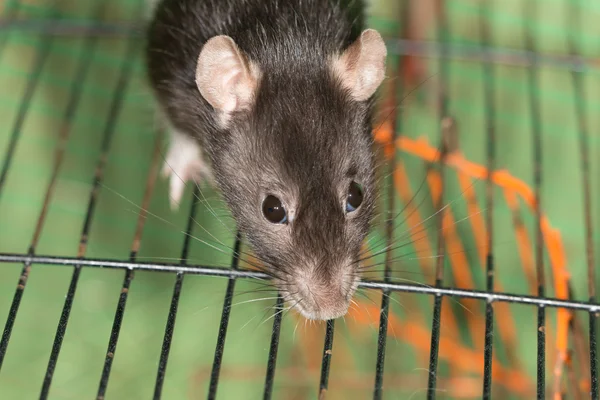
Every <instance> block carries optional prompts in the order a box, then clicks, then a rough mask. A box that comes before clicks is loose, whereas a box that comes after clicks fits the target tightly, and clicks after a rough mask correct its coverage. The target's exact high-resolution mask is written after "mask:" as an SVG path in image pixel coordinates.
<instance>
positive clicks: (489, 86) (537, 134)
mask: <svg viewBox="0 0 600 400" xmlns="http://www.w3.org/2000/svg"><path fill="white" fill-rule="evenodd" d="M97 3H98V5H97V7H96V8H95V11H94V13H93V17H97V16H99V15H101V14H102V12H103V4H104V2H102V1H98V2H97ZM489 3H490V2H486V7H487V6H489ZM524 4H525V3H524ZM527 4H529V3H527ZM11 10H16V8H14V9H11ZM486 12H488V13H489V12H492V11H491V8H488V9H487V11H486ZM535 12H536V11H535V10H533V8H531V9H529V13H531V15H532V16H533V15H534V14H535ZM439 15H440V16H441V17H440V24H439V30H438V40H439V42H441V43H443V42H445V36H446V35H448V27H447V24H446V22H445V19H444V18H445V17H444V12H443V11H442V12H440V14H439ZM13 17H14V15H13V14H12V13H8V14H6V15H5V16H4V18H5V19H4V20H3V21H2V24H1V25H0V29H39V30H41V31H42V33H43V34H44V36H43V37H44V40H43V41H42V42H41V43H40V45H39V48H38V49H37V52H36V56H35V58H34V60H33V64H32V68H31V71H32V72H31V74H30V77H29V80H28V82H27V85H26V88H25V91H24V93H22V94H21V96H20V99H21V102H20V107H19V110H18V115H17V118H16V119H15V123H14V126H13V128H12V130H11V132H10V139H9V141H8V145H7V148H6V151H5V153H4V156H3V164H2V170H1V172H0V196H2V194H3V189H4V183H5V180H6V177H7V174H8V173H9V171H10V168H11V162H12V160H13V158H14V155H15V149H16V147H17V144H18V142H19V139H20V134H21V132H22V127H23V123H24V121H25V119H26V116H27V113H28V110H29V107H30V104H31V99H32V96H33V93H34V92H35V89H36V86H37V85H38V84H39V81H40V74H41V72H42V70H43V67H44V63H45V60H46V59H47V57H48V55H49V52H50V49H51V46H50V44H51V42H52V40H53V37H54V36H53V35H54V34H57V32H58V33H59V34H65V32H67V33H69V32H73V31H75V32H77V34H79V35H83V36H84V37H85V49H86V50H85V51H84V52H83V53H82V54H81V58H80V61H79V64H78V65H79V67H78V69H77V73H76V75H75V77H74V79H73V84H72V86H71V90H70V97H69V99H70V100H69V105H68V107H67V109H66V112H65V114H64V116H63V117H62V124H61V127H60V142H59V144H58V146H57V148H56V150H55V154H56V156H55V163H54V168H53V173H52V177H51V179H50V180H49V183H48V185H47V187H46V189H45V198H44V199H45V200H44V203H43V206H42V208H41V210H40V213H39V216H38V219H37V227H36V230H35V233H34V236H33V239H32V241H31V244H30V246H29V252H28V253H26V254H11V253H1V254H0V263H20V264H22V265H23V269H22V272H21V275H20V277H19V280H18V282H17V287H16V289H15V294H14V296H13V300H12V303H11V306H10V310H9V313H8V318H7V321H6V324H5V327H4V331H3V335H2V339H1V341H0V370H1V368H2V363H3V360H4V357H5V355H6V351H7V348H8V346H9V343H10V338H11V333H12V331H13V327H14V324H15V321H16V319H17V318H18V315H19V307H20V304H21V299H22V297H23V295H24V292H25V291H26V285H27V280H28V277H29V276H30V274H33V273H35V268H33V266H37V267H36V268H42V266H43V265H61V266H65V267H72V268H73V273H72V277H71V281H70V284H69V287H68V291H67V293H66V297H65V301H64V306H63V309H62V313H61V316H60V320H59V322H58V326H57V330H56V334H55V337H54V343H53V346H52V351H51V355H50V358H49V360H48V366H47V369H46V374H45V376H44V380H43V383H42V389H41V394H40V398H42V399H47V398H48V397H49V393H50V389H51V384H52V379H53V374H54V370H55V368H56V365H57V362H58V360H59V355H60V351H61V345H62V342H63V339H64V337H65V333H66V330H67V326H68V323H69V317H70V312H71V308H72V305H73V302H74V299H75V293H76V291H77V286H78V281H79V277H80V274H81V271H82V269H84V268H108V269H118V270H124V271H125V273H124V278H123V283H122V289H121V292H120V294H119V299H118V302H117V308H116V312H115V316H114V321H113V325H112V329H111V333H110V337H109V341H108V348H107V350H106V357H105V361H104V368H103V370H102V374H101V377H100V383H99V386H98V392H97V399H103V398H104V396H105V394H106V390H107V386H108V383H109V380H110V373H111V366H112V363H113V360H114V358H115V356H116V349H117V343H118V339H119V334H120V331H121V324H122V320H123V317H124V314H125V312H126V305H127V299H128V293H129V289H130V285H131V284H132V282H133V281H134V277H135V272H136V271H137V270H147V271H156V272H164V273H169V274H175V275H176V279H175V284H174V287H173V292H172V297H171V305H170V309H169V314H168V318H167V321H166V327H165V331H164V339H163V342H162V350H161V353H160V361H159V364H158V369H157V375H156V382H155V388H154V394H153V398H154V399H160V398H161V394H162V387H163V383H164V380H165V374H166V370H167V365H168V359H169V352H170V347H171V343H172V340H173V333H174V330H175V326H176V324H175V322H176V317H177V312H178V303H179V299H180V296H181V292H182V284H183V280H184V277H185V275H188V274H194V275H206V276H219V277H224V278H227V279H228V284H227V288H226V291H225V298H224V301H223V308H222V313H221V321H220V325H219V327H218V337H217V342H216V348H215V351H214V361H213V365H212V371H211V375H210V384H209V391H208V398H209V399H214V398H216V397H217V389H218V387H219V378H220V370H221V364H222V360H223V353H224V351H225V350H226V337H227V332H228V323H229V316H230V311H231V307H232V299H233V295H234V290H235V284H236V280H238V279H261V280H268V279H269V278H268V276H266V275H265V274H263V273H260V272H255V271H248V270H244V269H240V268H239V258H240V257H239V256H240V251H241V249H240V247H241V243H242V239H241V236H240V235H239V234H238V235H236V239H235V243H234V246H233V255H232V259H231V267H230V269H220V268H211V267H207V266H201V265H188V263H186V261H185V260H186V259H187V258H188V255H189V246H190V239H191V238H192V232H193V228H194V218H195V215H196V211H197V205H198V203H197V202H192V206H191V209H190V212H189V217H188V220H187V228H186V236H185V240H184V243H183V248H182V250H181V259H182V261H181V262H180V263H173V264H170V263H160V264H159V263H147V262H143V261H139V260H137V257H136V256H137V251H138V249H139V246H140V241H141V235H142V231H143V228H144V222H145V218H146V213H145V211H144V210H145V209H147V205H148V201H149V200H150V198H151V195H152V191H153V182H154V180H155V178H156V175H157V174H158V170H157V165H158V160H159V158H160V157H159V154H160V153H159V139H158V138H160V136H157V144H156V153H155V155H154V160H155V162H154V163H153V168H152V169H151V170H150V172H149V174H148V181H147V184H146V193H145V195H144V202H143V204H142V207H141V208H140V212H139V217H138V225H137V231H136V235H135V237H134V241H133V243H132V246H131V254H130V258H129V261H114V260H102V259H95V258H88V257H86V246H87V238H88V235H89V232H90V226H91V224H92V222H93V220H94V208H95V204H96V201H97V196H98V193H99V191H100V189H101V187H102V180H103V173H104V169H105V167H106V164H107V156H108V153H109V151H110V148H111V141H112V138H113V136H114V133H115V123H116V120H117V117H118V115H119V113H120V112H121V108H122V102H123V98H124V96H125V93H126V90H127V85H128V82H129V80H130V78H131V74H132V73H133V69H132V68H133V64H132V62H131V60H132V59H133V57H132V56H131V55H132V54H135V52H136V51H137V49H138V47H139V44H140V42H139V32H138V31H137V30H135V29H131V27H130V26H126V27H125V28H123V29H122V30H121V31H118V32H117V33H116V34H117V35H119V34H120V35H125V36H126V37H128V38H129V39H128V46H127V47H126V49H125V52H124V54H123V60H122V64H121V68H120V75H119V78H118V80H117V84H116V87H115V88H114V89H113V97H112V103H111V104H112V105H111V107H110V110H109V113H108V116H107V118H106V124H105V128H104V134H103V141H102V143H101V148H100V157H99V159H98V160H97V167H96V171H95V176H94V177H93V184H92V190H91V193H90V195H89V203H88V207H87V212H86V217H85V221H84V225H83V228H82V232H81V239H80V242H79V252H78V255H77V257H56V256H44V255H38V254H36V245H37V243H38V240H39V238H40V235H41V232H42V229H43V226H44V222H45V220H46V216H47V209H48V204H49V202H50V200H51V198H52V195H53V190H54V187H55V184H56V179H57V174H58V171H59V169H60V168H61V165H62V161H63V155H64V151H65V145H66V142H67V140H68V138H69V133H70V130H71V125H72V119H73V116H74V114H75V113H76V112H77V111H76V110H77V106H78V102H79V98H80V96H81V90H82V86H81V85H80V82H82V81H83V80H84V77H85V75H86V74H87V72H88V70H89V66H90V60H91V57H90V55H91V53H92V52H93V49H94V47H95V46H96V44H97V40H98V35H106V34H114V32H115V30H114V29H110V28H105V27H104V28H103V26H101V25H99V24H98V25H85V26H84V27H80V28H77V27H73V26H70V27H67V28H68V29H67V28H65V29H63V30H61V29H60V26H61V25H60V24H59V23H52V24H28V23H27V22H15V21H11V20H12V19H13ZM50 17H51V18H52V17H54V16H53V15H50ZM532 20H535V18H534V17H532ZM481 29H482V32H483V44H482V46H484V47H485V46H488V45H489V43H488V42H489V41H490V32H489V31H488V29H487V28H486V26H485V25H482V27H481ZM525 31H526V32H525V37H526V38H527V46H526V47H527V51H528V52H524V53H522V54H520V56H519V55H516V54H512V55H511V56H510V57H508V58H504V60H505V61H506V60H508V62H514V63H516V64H523V63H524V64H526V66H527V71H528V74H529V75H528V78H529V80H530V81H531V83H532V85H531V86H530V87H531V88H533V89H532V90H531V91H530V93H529V104H530V113H531V115H532V132H533V141H534V144H533V146H532V148H533V150H534V154H533V157H532V161H533V169H532V170H533V176H534V187H535V197H536V204H537V205H538V207H537V208H536V224H535V226H536V227H537V228H536V236H535V239H536V240H535V248H536V257H535V259H536V272H537V289H538V293H537V296H521V295H512V294H508V293H502V292H496V291H494V272H495V270H494V255H493V252H492V248H493V247H494V240H493V231H494V229H493V226H494V225H493V216H492V210H493V208H494V202H493V195H492V193H491V192H492V184H491V175H492V174H493V172H494V169H495V142H496V140H497V139H496V135H495V129H494V123H493V121H494V119H495V115H494V109H495V101H494V89H493V82H494V67H493V63H492V62H488V63H486V64H485V66H486V67H485V69H484V80H485V82H486V84H485V95H484V98H485V103H486V107H485V109H486V110H487V113H486V115H485V121H486V126H487V150H486V152H487V166H488V172H489V176H488V181H487V186H486V204H487V214H486V215H487V217H486V218H487V224H488V227H489V228H488V229H489V232H490V233H489V236H488V237H487V241H486V245H487V248H486V253H487V257H486V285H485V286H486V290H485V291H477V290H464V289H455V288H450V287H446V286H445V285H444V263H445V259H444V257H439V258H438V259H437V265H436V274H435V281H434V282H433V284H434V285H433V286H431V287H430V286H422V285H413V284H400V283H394V282H392V281H391V280H390V276H391V275H390V274H391V271H390V268H389V265H390V262H391V261H390V257H391V252H387V254H386V263H385V272H384V276H383V280H381V281H375V280H363V281H362V282H361V284H360V287H363V288H370V289H376V290H380V291H381V292H382V293H383V296H382V302H381V306H380V316H379V328H378V329H379V330H378V342H377V343H378V344H377V349H376V351H377V360H376V368H375V377H374V398H375V399H381V398H382V396H383V393H384V386H385V385H384V374H383V372H384V362H385V354H386V338H387V333H388V332H387V329H388V310H389V306H390V296H391V295H392V294H393V293H395V292H407V293H416V294H422V295H429V296H431V297H432V299H433V302H432V307H433V318H432V320H431V346H430V357H429V381H428V387H427V398H430V399H433V398H435V397H436V396H437V395H438V393H437V390H436V389H437V376H438V374H437V369H438V359H439V346H440V330H441V329H443V328H442V324H443V321H442V318H441V317H442V307H443V306H444V304H445V303H444V299H445V298H449V297H456V298H464V299H473V300H478V301H481V302H484V303H485V346H484V358H483V365H482V366H481V367H482V371H483V387H482V397H483V398H486V399H487V398H490V397H491V395H492V381H493V380H492V377H493V373H492V354H493V351H494V348H493V335H494V322H495V318H494V305H495V304H497V303H503V302H505V303H518V304H528V305H532V306H535V307H537V311H538V314H537V365H538V367H537V398H539V399H542V398H545V396H546V393H547V388H546V386H545V384H546V377H545V369H546V360H545V354H546V350H545V334H546V309H548V308H564V309H568V310H573V311H583V312H586V313H588V315H589V329H588V331H589V346H590V347H589V348H590V352H589V367H590V371H589V374H590V396H591V398H592V399H598V395H599V386H598V376H597V375H598V369H597V355H596V354H597V342H596V323H597V314H598V312H600V306H599V305H598V304H597V303H596V298H595V297H596V294H595V259H594V256H593V243H592V241H593V239H592V238H593V227H592V222H591V221H592V217H591V214H592V211H591V209H592V200H591V189H590V186H591V180H592V178H591V176H590V175H591V173H590V167H589V136H590V133H589V129H588V128H587V126H586V122H585V121H586V117H585V115H584V114H585V112H586V111H585V110H586V106H585V104H584V101H585V100H584V96H583V95H582V92H583V83H582V79H581V75H580V73H579V69H580V63H581V61H580V60H579V58H578V56H577V55H576V54H577V49H576V48H575V45H574V44H573V43H571V44H570V46H571V53H572V54H573V58H572V59H564V58H563V59H552V58H551V57H546V58H542V57H537V56H532V54H535V43H533V39H532V38H531V36H530V35H529V33H528V27H525ZM2 38H4V36H2ZM389 43H390V50H391V52H394V53H396V54H417V55H419V54H423V52H426V51H427V50H424V48H425V47H426V46H423V45H422V44H421V45H420V47H419V46H418V45H416V44H415V43H411V42H409V41H394V40H390V42H389ZM4 44H5V39H2V41H0V51H1V50H2V48H3V46H4ZM434 51H437V52H439V54H438V55H439V60H440V62H439V67H440V73H439V79H440V91H439V98H438V107H439V116H440V121H442V127H441V130H440V133H441V139H440V142H441V143H442V151H441V154H442V156H441V160H440V163H438V165H437V167H439V170H440V171H439V172H440V177H441V179H442V195H441V197H440V198H439V204H437V205H436V206H437V209H438V210H440V211H439V212H438V214H437V216H436V220H437V228H438V230H442V229H443V219H444V207H443V204H444V168H445V167H444V162H445V156H446V155H447V154H448V152H450V149H449V148H448V145H447V144H446V142H447V141H446V138H445V137H444V135H448V133H447V131H448V129H450V128H449V127H448V126H450V127H451V125H452V123H453V122H452V118H451V116H450V115H449V109H448V99H447V97H446V96H447V90H446V85H447V84H448V71H447V68H448V65H447V63H446V62H445V61H444V60H446V59H448V58H452V57H455V56H457V57H464V58H468V57H481V58H482V59H484V60H487V61H490V60H495V61H498V60H503V58H502V57H501V56H500V57H496V56H495V55H494V53H493V51H491V50H489V51H485V52H479V51H466V52H464V51H461V50H460V49H459V48H453V49H452V50H450V48H448V47H444V46H441V47H439V48H437V49H434ZM0 54H1V53H0ZM482 54H483V55H482ZM552 60H554V61H552ZM551 62H560V63H562V65H563V67H564V66H565V65H566V68H570V69H571V71H572V79H573V87H574V90H575V92H576V93H577V95H576V96H575V98H576V100H577V101H576V103H575V108H576V110H575V112H576V114H577V121H578V130H579V135H580V136H579V143H580V147H581V169H582V172H583V182H582V184H583V187H584V193H585V196H584V211H585V216H586V221H585V222H586V223H585V230H586V235H585V236H586V249H587V268H588V276H589V278H588V282H589V289H588V290H589V301H587V302H580V301H573V300H564V299H554V298H547V297H546V296H545V282H546V278H545V274H544V261H543V260H544V256H543V237H542V230H541V226H542V221H541V218H542V217H541V207H540V205H541V201H540V199H541V195H540V191H541V188H542V167H541V165H542V150H541V149H542V143H541V142H542V136H543V131H542V123H541V116H540V111H539V99H538V96H539V93H537V91H536V90H535V88H538V87H539V83H538V82H537V80H538V77H537V73H538V67H539V64H541V63H546V64H549V63H551ZM393 90H394V92H395V93H398V92H399V91H401V88H399V87H397V86H396V87H394V89H393ZM397 100H398V99H397V98H396V101H397ZM448 124H450V125H448ZM400 126H401V121H400V120H399V118H394V119H393V131H394V132H398V131H399V130H400ZM395 139H396V137H394V142H395ZM434 167H436V166H433V165H432V166H430V168H434ZM389 168H390V171H393V170H394V162H392V163H390V166H389ZM391 175H392V174H391V172H390V176H391ZM390 185H393V179H391V178H390ZM198 196H199V192H198V190H196V191H195V192H194V198H198ZM388 200H389V203H388V204H389V206H388V208H389V212H390V213H391V215H396V214H395V208H394V207H395V206H394V197H393V191H390V192H389V199H388ZM393 231H394V221H393V220H391V219H390V220H389V222H388V225H387V230H386V232H387V235H386V237H387V247H390V246H391V244H392V243H393ZM444 251H445V244H444V239H443V236H442V235H440V236H439V241H438V253H439V254H444ZM275 309H276V310H277V311H276V312H275V314H274V319H273V327H272V335H271V340H270V344H269V356H268V361H267V369H266V375H265V384H264V399H270V398H271V397H272V392H273V385H274V382H275V381H276V374H275V372H276V365H277V356H278V347H279V338H280V331H281V325H282V319H283V316H284V313H283V311H284V304H283V300H282V298H281V297H280V296H278V298H277V302H276V307H275ZM215 329H217V328H216V327H215ZM333 349H334V321H328V322H327V324H326V332H325V336H324V346H323V353H322V364H321V375H320V381H319V387H318V391H319V396H321V398H324V396H325V395H326V393H327V389H328V379H329V372H330V368H331V363H332V357H333V356H334V351H333Z"/></svg>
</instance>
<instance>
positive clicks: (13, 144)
mask: <svg viewBox="0 0 600 400" xmlns="http://www.w3.org/2000/svg"><path fill="white" fill-rule="evenodd" d="M17 5H18V3H17ZM17 5H16V6H17ZM16 6H15V9H16ZM15 12H16V11H15ZM52 42H53V38H51V37H43V38H42V39H40V44H39V45H38V46H37V49H36V55H35V58H34V60H33V62H32V64H31V76H30V77H29V79H28V81H27V85H26V87H25V91H24V92H23V95H22V97H21V99H22V100H21V104H20V106H19V109H18V112H17V118H16V120H15V122H14V125H13V127H12V131H11V134H10V139H9V142H8V147H7V148H6V152H5V154H4V161H3V163H2V169H1V170H0V196H2V191H3V188H4V184H5V182H6V177H7V175H8V170H9V168H10V165H11V163H12V159H13V157H14V153H15V151H16V148H17V142H18V141H19V139H20V137H21V133H22V129H23V124H24V122H25V117H26V115H27V112H28V111H29V107H30V105H31V101H32V99H33V95H34V93H35V89H36V88H37V85H38V83H39V81H40V76H41V73H42V70H43V68H44V65H45V63H46V60H47V58H48V56H49V55H50V49H51V47H52ZM46 196H48V193H46ZM40 217H41V218H43V212H42V215H41V216H40ZM42 223H43V220H38V229H41V225H42ZM38 237H39V236H38V235H37V234H36V233H34V236H33V238H32V241H31V244H30V246H29V249H28V252H29V254H34V252H35V247H36V244H37V238H38ZM30 271H31V264H27V263H25V264H24V265H23V269H22V270H21V275H20V276H19V281H18V283H17V288H16V290H15V295H14V297H13V301H12V304H11V306H10V310H9V313H8V318H7V319H6V323H5V325H4V331H3V332H2V339H0V370H1V369H2V364H3V362H4V357H5V355H6V350H7V348H8V342H9V340H10V336H11V333H12V329H13V326H14V323H15V319H16V317H17V313H18V311H19V306H20V305H21V299H22V297H23V292H24V291H25V287H26V285H27V278H28V277H29V273H30Z"/></svg>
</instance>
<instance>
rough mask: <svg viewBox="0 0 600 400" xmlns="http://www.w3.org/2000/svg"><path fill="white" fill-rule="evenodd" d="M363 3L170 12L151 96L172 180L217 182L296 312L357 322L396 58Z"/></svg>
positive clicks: (158, 12) (158, 27)
mask: <svg viewBox="0 0 600 400" xmlns="http://www.w3.org/2000/svg"><path fill="white" fill-rule="evenodd" d="M363 8H364V5H363V4H362V1H359V0H162V1H160V2H159V3H158V4H157V6H156V9H155V12H154V16H153V18H152V21H151V23H150V26H149V30H148V44H147V52H146V56H147V58H146V59H147V67H148V73H149V80H150V83H151V86H152V88H153V90H154V93H155V94H156V98H157V100H158V103H159V104H160V108H161V109H162V111H163V112H164V114H165V116H166V119H167V121H168V123H169V125H170V127H171V131H172V132H171V133H172V135H171V148H170V150H169V152H168V155H167V159H166V164H165V169H164V171H165V173H166V174H167V175H169V174H170V179H171V182H170V183H171V186H170V195H171V198H172V200H173V202H174V204H175V205H176V203H178V202H179V200H180V198H181V195H182V192H183V185H184V181H189V180H194V181H196V182H199V181H201V180H202V179H205V180H208V181H210V182H214V183H215V184H216V186H217V187H218V188H219V189H220V191H221V192H222V195H223V197H224V199H225V201H226V203H227V204H228V206H229V208H230V210H231V212H232V215H233V217H234V219H235V221H236V223H237V225H238V228H239V229H240V230H241V231H242V232H243V234H244V235H245V236H246V238H247V239H248V241H249V243H250V245H251V247H252V248H253V250H254V252H255V253H256V255H257V256H258V257H259V259H260V260H261V261H262V263H263V264H264V266H265V268H266V272H268V273H269V274H270V275H271V276H272V277H273V282H274V284H275V286H276V287H277V288H278V289H280V291H281V293H282V295H283V296H284V298H285V300H286V301H287V302H288V304H289V305H290V306H293V308H294V309H296V310H297V311H299V312H300V313H301V314H302V315H303V316H304V317H306V318H309V319H320V320H326V319H332V318H337V317H340V316H342V315H344V314H345V313H346V312H347V310H348V307H349V304H350V301H351V298H352V296H353V294H354V291H355V290H356V287H357V285H358V282H359V273H358V268H359V265H358V261H359V253H360V249H361V244H362V242H363V240H364V239H365V237H366V236H367V234H368V232H369V229H370V224H371V220H372V219H373V215H374V209H375V202H376V195H377V190H376V187H375V174H374V154H373V149H372V146H373V137H372V117H373V108H374V94H375V92H376V90H377V89H378V87H379V86H380V85H381V82H382V81H383V79H384V76H385V65H386V57H387V50H386V47H385V44H384V41H383V39H382V38H381V36H380V35H379V33H377V32H376V31H375V30H372V29H365V28H364V26H363V25H364V14H363V12H364V10H363Z"/></svg>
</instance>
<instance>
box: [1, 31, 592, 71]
mask: <svg viewBox="0 0 600 400" xmlns="http://www.w3.org/2000/svg"><path fill="white" fill-rule="evenodd" d="M143 28H144V24H143V23H140V22H138V21H131V22H118V23H117V22H102V21H89V20H88V21H86V20H44V19H42V20H10V19H0V31H6V30H20V31H24V32H33V33H37V34H43V35H56V36H73V35H80V34H81V35H82V34H84V33H86V34H88V35H89V34H92V35H97V36H106V37H115V36H118V37H121V36H122V37H125V36H127V37H128V36H132V35H135V36H140V37H141V36H143V35H144V33H145V31H144V29H143ZM386 44H387V46H388V51H389V52H390V53H391V54H397V55H411V56H416V57H442V58H446V57H448V56H449V55H450V54H451V57H452V59H462V60H467V61H474V62H491V63H494V64H504V65H512V66H521V67H528V66H540V65H545V66H550V67H555V68H561V69H566V70H569V71H574V72H584V71H591V70H600V68H598V65H600V62H599V60H596V59H594V58H590V57H583V56H578V55H572V54H540V53H535V52H533V51H526V50H518V49H510V48H502V47H491V46H483V45H479V44H458V43H452V44H443V43H438V42H428V41H417V40H407V39H395V38H393V39H392V38H386Z"/></svg>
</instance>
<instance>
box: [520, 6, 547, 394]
mask: <svg viewBox="0 0 600 400" xmlns="http://www.w3.org/2000/svg"><path fill="white" fill-rule="evenodd" d="M535 11H536V10H535V5H534V4H533V2H525V14H526V15H528V16H533V13H534V12H535ZM530 29H531V27H530V26H527V25H525V26H524V37H525V46H526V48H527V50H528V51H530V52H532V53H533V54H535V43H534V41H533V37H532V35H531V31H530ZM527 77H528V81H529V88H530V89H529V96H528V98H529V112H530V114H531V119H532V126H531V132H532V140H533V165H532V170H533V182H534V183H533V185H534V193H535V264H536V275H537V289H538V296H539V297H544V296H545V295H546V289H545V287H546V279H545V272H544V237H543V234H542V201H541V188H542V148H541V146H542V126H541V124H542V119H541V115H540V106H539V82H538V73H537V65H536V64H535V63H532V64H531V66H529V67H528V68H527ZM545 376H546V310H545V308H544V307H543V306H542V307H538V314H537V398H538V399H539V400H542V399H544V398H545V396H546V394H545V383H546V378H545Z"/></svg>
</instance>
